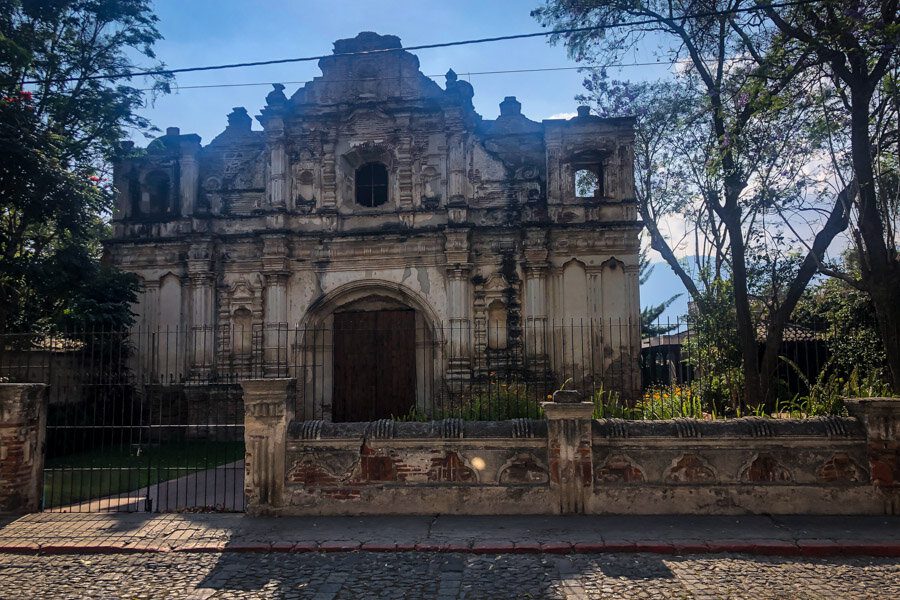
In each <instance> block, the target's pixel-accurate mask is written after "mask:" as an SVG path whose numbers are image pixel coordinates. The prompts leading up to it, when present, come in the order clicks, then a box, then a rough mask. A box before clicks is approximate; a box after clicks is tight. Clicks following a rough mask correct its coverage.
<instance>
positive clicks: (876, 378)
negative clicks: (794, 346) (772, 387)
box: [775, 361, 892, 418]
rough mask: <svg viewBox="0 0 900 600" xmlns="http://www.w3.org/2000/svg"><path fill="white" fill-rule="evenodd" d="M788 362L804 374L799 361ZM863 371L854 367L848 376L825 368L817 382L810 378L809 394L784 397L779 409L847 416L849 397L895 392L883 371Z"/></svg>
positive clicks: (788, 412)
mask: <svg viewBox="0 0 900 600" xmlns="http://www.w3.org/2000/svg"><path fill="white" fill-rule="evenodd" d="M788 362H789V364H790V365H791V366H792V367H793V368H794V369H795V370H796V372H797V373H798V374H799V375H800V377H803V374H802V372H801V371H800V369H799V368H798V367H797V365H796V364H793V363H790V361H788ZM826 367H827V366H826ZM859 373H860V371H859V369H858V368H853V369H852V370H851V371H850V374H849V375H848V376H847V377H842V376H841V375H839V374H837V373H835V372H834V371H831V370H830V369H828V368H823V369H822V370H821V371H820V372H819V376H818V378H817V379H816V381H815V382H814V383H812V384H810V382H809V381H808V380H807V381H806V383H807V385H808V387H809V392H808V393H807V394H805V395H801V394H797V395H796V396H794V397H793V398H791V399H790V400H785V401H780V402H779V403H778V405H777V407H776V409H775V412H776V413H777V414H779V415H782V416H790V417H792V418H805V417H817V416H823V415H844V416H846V414H847V410H846V408H845V407H844V399H845V398H870V397H877V396H891V393H892V392H891V388H890V385H889V384H887V383H886V382H885V381H884V379H883V376H882V375H881V374H880V373H877V372H873V371H870V372H868V373H866V374H865V375H863V376H860V374H859ZM804 379H805V378H804Z"/></svg>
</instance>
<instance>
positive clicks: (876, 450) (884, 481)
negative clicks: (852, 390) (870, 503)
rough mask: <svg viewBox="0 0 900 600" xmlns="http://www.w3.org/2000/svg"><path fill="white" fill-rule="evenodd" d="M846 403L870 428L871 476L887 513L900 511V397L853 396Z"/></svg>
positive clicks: (868, 452) (849, 409) (864, 424)
mask: <svg viewBox="0 0 900 600" xmlns="http://www.w3.org/2000/svg"><path fill="white" fill-rule="evenodd" d="M846 405H847V410H848V411H849V412H850V414H851V415H853V416H854V417H856V418H857V419H859V421H860V422H861V423H862V424H863V427H865V428H866V449H867V454H868V456H869V473H870V478H871V481H872V485H874V486H875V488H876V489H877V490H878V491H879V492H880V493H881V494H883V498H884V512H885V514H900V398H853V399H848V400H846Z"/></svg>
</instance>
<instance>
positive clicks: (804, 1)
mask: <svg viewBox="0 0 900 600" xmlns="http://www.w3.org/2000/svg"><path fill="white" fill-rule="evenodd" d="M818 1H819V0H789V1H786V2H779V3H772V4H768V5H766V6H758V5H753V6H744V7H738V8H732V9H728V10H714V11H706V12H699V13H691V14H686V15H680V16H678V17H673V18H672V19H662V18H658V17H654V18H648V19H639V20H636V21H625V22H621V23H605V24H603V25H591V26H587V27H570V28H567V29H554V30H551V31H537V32H533V33H518V34H513V35H501V36H494V37H485V38H475V39H469V40H457V41H453V42H438V43H433V44H420V45H418V46H406V47H401V48H378V49H375V50H360V51H358V52H341V53H338V54H320V55H318V56H303V57H298V58H278V59H273V60H259V61H252V62H241V63H230V64H223V65H207V66H203V67H182V68H178V69H155V70H148V71H125V72H122V73H112V74H109V75H88V76H86V77H62V78H59V79H52V80H51V81H53V82H57V83H66V82H70V81H84V80H93V79H128V78H131V77H146V76H152V75H174V74H176V73H194V72H199V71H219V70H223V69H238V68H243V67H261V66H266V65H280V64H286V63H298V62H311V61H314V60H321V59H323V58H334V57H347V56H366V55H372V54H384V53H387V52H403V51H407V52H408V51H410V50H429V49H433V48H449V47H451V46H468V45H472V44H486V43H492V42H503V41H508V40H522V39H528V38H536V37H547V36H551V35H566V34H573V33H588V32H591V31H601V30H604V29H618V28H622V27H640V26H642V25H653V24H657V23H662V22H664V21H667V20H674V21H684V20H688V19H704V18H709V17H721V16H725V15H733V14H738V13H746V12H755V11H759V10H763V9H764V8H788V7H791V6H803V5H808V4H813V3H815V2H818ZM41 83H44V81H42V80H39V79H38V80H32V81H26V82H24V85H37V84H41Z"/></svg>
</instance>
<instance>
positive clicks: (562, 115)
mask: <svg viewBox="0 0 900 600" xmlns="http://www.w3.org/2000/svg"><path fill="white" fill-rule="evenodd" d="M577 116H578V113H577V112H563V113H556V114H555V115H550V116H549V117H547V118H548V119H571V118H572V117H577Z"/></svg>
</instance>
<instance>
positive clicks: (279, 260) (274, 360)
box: [262, 235, 290, 377]
mask: <svg viewBox="0 0 900 600" xmlns="http://www.w3.org/2000/svg"><path fill="white" fill-rule="evenodd" d="M287 254H288V249H287V240H285V238H284V236H281V235H272V236H265V237H264V238H263V259H262V262H263V270H262V273H263V277H265V281H266V288H265V296H264V299H263V302H264V306H263V315H264V325H263V347H264V350H263V354H264V362H265V374H266V376H275V377H278V376H283V375H285V374H286V365H287V354H288V344H287V329H288V323H287V284H288V277H289V276H290V272H289V271H288V258H287Z"/></svg>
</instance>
